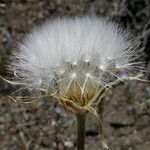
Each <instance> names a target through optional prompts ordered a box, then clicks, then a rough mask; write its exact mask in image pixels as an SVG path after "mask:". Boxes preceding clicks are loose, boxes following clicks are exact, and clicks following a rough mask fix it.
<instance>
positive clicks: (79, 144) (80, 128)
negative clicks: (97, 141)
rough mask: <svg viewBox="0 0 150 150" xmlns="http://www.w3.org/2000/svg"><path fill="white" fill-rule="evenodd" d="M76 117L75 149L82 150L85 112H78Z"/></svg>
mask: <svg viewBox="0 0 150 150" xmlns="http://www.w3.org/2000/svg"><path fill="white" fill-rule="evenodd" d="M76 117H77V136H78V138H77V150H84V142H85V114H84V113H80V114H77V115H76Z"/></svg>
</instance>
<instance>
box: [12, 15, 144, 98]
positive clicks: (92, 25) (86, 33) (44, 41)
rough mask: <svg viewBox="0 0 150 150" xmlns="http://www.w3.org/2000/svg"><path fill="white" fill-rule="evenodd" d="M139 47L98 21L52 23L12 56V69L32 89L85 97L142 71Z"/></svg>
mask: <svg viewBox="0 0 150 150" xmlns="http://www.w3.org/2000/svg"><path fill="white" fill-rule="evenodd" d="M138 46H139V43H138V42H136V41H135V40H133V39H132V36H131V35H130V34H129V33H128V32H126V31H124V29H122V28H121V27H120V26H119V25H117V24H116V23H113V22H111V21H107V20H106V19H104V18H100V17H75V18H61V19H54V20H49V21H47V22H46V23H44V24H43V25H41V26H38V27H36V28H34V29H33V30H32V31H31V33H29V34H28V35H27V36H26V37H25V39H24V40H23V42H22V43H20V44H19V46H18V49H17V50H15V51H14V52H13V55H12V61H11V68H12V69H15V73H16V75H17V76H18V77H19V79H20V80H21V81H22V82H24V83H27V84H30V85H32V88H33V89H40V88H42V89H44V90H45V91H47V92H49V91H54V92H58V91H59V93H60V94H61V95H65V94H67V93H68V92H69V91H78V92H79V93H80V94H81V97H82V94H83V93H84V92H85V91H88V90H89V89H91V90H95V89H96V88H98V87H100V86H101V87H105V86H107V85H108V84H109V82H110V81H114V80H116V79H118V78H121V77H122V76H130V75H131V74H132V73H133V72H134V71H135V70H137V69H139V65H140V62H138V61H137V59H138V58H139V56H140V55H139V52H140V51H141V50H139V48H138Z"/></svg>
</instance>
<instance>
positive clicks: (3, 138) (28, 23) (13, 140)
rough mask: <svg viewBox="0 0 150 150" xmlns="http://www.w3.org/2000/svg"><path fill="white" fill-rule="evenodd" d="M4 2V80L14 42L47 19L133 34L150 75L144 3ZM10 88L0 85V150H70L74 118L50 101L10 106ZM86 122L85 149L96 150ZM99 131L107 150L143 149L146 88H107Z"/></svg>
mask: <svg viewBox="0 0 150 150" xmlns="http://www.w3.org/2000/svg"><path fill="white" fill-rule="evenodd" d="M5 2H6V3H4V1H3V2H1V1H0V74H1V75H3V76H6V77H7V76H9V75H8V73H7V71H6V66H5V65H4V64H5V63H6V61H7V60H8V57H9V55H10V52H11V51H12V50H13V49H14V48H15V45H16V41H20V40H21V38H22V37H23V36H24V34H25V33H26V32H28V31H29V30H30V29H31V28H32V27H33V26H34V25H36V24H41V23H42V22H43V21H44V20H46V19H48V18H49V19H51V18H53V17H60V16H66V15H67V16H68V15H69V16H75V15H85V14H87V15H91V14H92V15H93V14H94V15H97V16H99V15H102V16H106V17H110V18H112V19H113V20H115V21H117V22H120V23H121V24H122V25H123V26H124V27H125V28H127V29H129V30H131V31H132V32H134V33H135V34H136V36H137V37H139V38H140V39H141V40H142V46H144V47H145V54H144V56H143V59H145V60H146V69H147V70H150V61H149V60H150V59H149V58H150V45H149V43H150V42H149V41H150V20H149V18H150V2H149V1H148V0H133V1H128V0H111V1H109V0H106V1H105V0H45V1H44V0H43V1H41V0H39V1H38V0H22V1H21V0H16V1H15V0H14V1H11V0H10V1H9V0H6V1H5ZM4 4H5V6H4ZM146 77H148V75H147V74H146ZM14 88H15V87H13V86H10V85H8V84H7V83H4V82H3V81H0V150H75V149H76V118H75V117H74V116H73V115H72V114H69V113H66V112H65V111H64V109H63V108H62V107H61V106H59V105H58V104H56V103H55V102H54V101H52V102H50V101H47V100H44V99H41V100H40V101H38V102H34V103H32V104H19V103H15V102H13V101H12V100H10V98H9V97H8V96H7V95H8V94H9V93H11V92H12V91H13V90H14ZM86 123H87V124H86V141H85V150H102V149H103V148H102V146H101V144H100V142H99V136H98V131H97V125H96V121H95V119H94V117H93V116H92V115H88V116H87V118H86ZM103 126H104V131H105V136H106V140H107V141H108V144H109V146H110V148H111V149H112V150H149V147H150V86H149V84H148V83H142V82H137V81H133V82H128V83H126V84H120V85H119V86H117V87H116V88H115V89H113V91H112V92H111V93H110V94H108V95H107V96H106V97H105V99H104V115H103Z"/></svg>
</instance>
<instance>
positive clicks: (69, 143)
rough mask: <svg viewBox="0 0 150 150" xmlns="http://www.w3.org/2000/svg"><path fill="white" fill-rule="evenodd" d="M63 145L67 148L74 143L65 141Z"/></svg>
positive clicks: (71, 146)
mask: <svg viewBox="0 0 150 150" xmlns="http://www.w3.org/2000/svg"><path fill="white" fill-rule="evenodd" d="M64 145H65V146H66V147H68V148H73V146H74V144H73V143H72V142H71V141H65V142H64Z"/></svg>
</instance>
